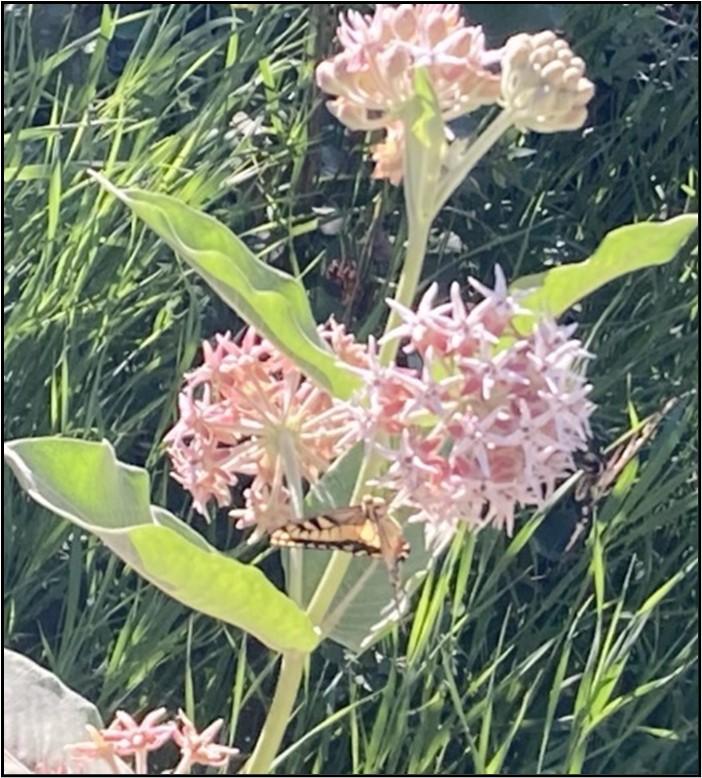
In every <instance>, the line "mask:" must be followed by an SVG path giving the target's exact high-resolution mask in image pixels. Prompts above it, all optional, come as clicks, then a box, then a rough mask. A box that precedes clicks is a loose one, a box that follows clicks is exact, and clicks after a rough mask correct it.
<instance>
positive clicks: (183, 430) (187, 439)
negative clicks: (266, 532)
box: [166, 321, 358, 529]
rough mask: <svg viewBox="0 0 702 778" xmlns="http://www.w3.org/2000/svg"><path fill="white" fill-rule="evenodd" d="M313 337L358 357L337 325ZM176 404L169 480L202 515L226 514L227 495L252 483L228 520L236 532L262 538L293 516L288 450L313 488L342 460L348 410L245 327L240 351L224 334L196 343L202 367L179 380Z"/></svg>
mask: <svg viewBox="0 0 702 778" xmlns="http://www.w3.org/2000/svg"><path fill="white" fill-rule="evenodd" d="M321 334H322V336H323V337H325V338H326V339H327V341H328V342H329V343H330V346H331V347H332V349H333V350H334V349H336V348H338V349H339V352H338V353H339V357H340V358H344V356H345V357H346V358H347V359H351V360H353V359H357V358H358V354H357V350H358V348H357V347H356V348H355V347H354V342H353V338H351V336H349V335H347V334H346V333H345V332H344V330H343V327H341V326H340V325H338V324H336V323H335V322H333V321H332V322H329V323H328V324H327V325H326V327H324V328H321ZM349 338H351V341H352V342H349ZM178 404H179V408H180V419H179V420H178V422H177V423H176V424H175V426H174V427H173V428H172V429H171V431H170V432H169V433H168V435H167V436H166V443H167V444H168V453H169V454H170V457H171V460H172V462H173V470H174V472H173V477H174V478H175V479H176V480H178V481H179V482H180V483H181V484H182V485H183V486H184V487H185V488H186V489H187V490H188V491H190V493H191V494H192V496H193V500H194V505H195V508H196V509H197V510H198V511H199V512H200V513H202V514H205V511H206V508H205V505H206V503H207V501H208V500H209V499H214V500H216V501H217V503H218V505H219V506H221V507H223V506H228V505H230V504H231V491H230V490H231V487H233V486H234V485H236V484H237V483H238V481H239V478H240V477H241V476H252V477H253V482H252V483H251V485H250V487H249V488H248V489H247V490H246V491H245V496H246V508H245V509H244V510H242V511H237V512H235V513H236V515H237V517H238V518H239V524H240V526H244V525H248V524H252V523H257V524H259V525H260V526H262V527H263V528H264V529H270V528H273V527H275V526H279V525H280V524H283V523H285V522H286V521H290V520H291V518H292V517H293V516H292V511H291V508H290V502H289V491H288V485H287V481H286V477H287V473H286V470H285V466H284V464H285V463H284V461H283V458H282V455H281V451H283V450H284V449H285V447H286V446H288V447H289V448H291V449H292V454H293V455H294V458H295V464H296V467H297V468H298V469H299V473H300V476H301V477H302V478H304V479H305V480H306V481H307V482H309V483H314V482H315V481H316V480H317V479H318V478H319V476H320V475H321V474H322V473H323V472H324V471H325V470H326V469H327V467H328V466H329V464H330V463H331V462H332V461H333V460H334V459H335V458H336V457H337V456H338V455H339V454H340V453H342V449H340V441H341V440H342V439H345V440H346V439H348V433H349V430H348V425H349V423H350V420H351V417H350V415H349V412H348V409H347V406H346V404H344V403H342V402H339V401H337V400H335V399H334V398H332V397H331V396H330V395H329V394H328V393H327V392H325V391H324V390H322V389H320V388H318V387H317V386H315V384H313V383H312V382H311V381H309V380H307V379H306V378H305V376H304V375H303V374H302V372H301V371H300V369H299V368H298V367H297V366H296V365H295V364H294V363H293V362H292V361H291V360H289V359H288V358H287V357H285V356H284V355H283V354H281V353H280V352H279V351H278V349H277V348H276V347H275V346H273V345H272V344H271V343H268V342H267V341H266V340H264V339H262V338H261V337H260V336H259V335H258V334H257V333H256V332H255V330H254V329H253V328H249V329H247V330H246V331H245V333H244V335H243V337H242V338H241V339H240V341H239V342H237V341H236V340H234V339H233V338H232V337H231V336H230V335H229V333H227V334H225V335H217V336H216V342H215V346H214V347H212V346H211V345H210V344H209V343H207V342H205V343H204V344H203V364H202V365H200V367H197V368H195V370H193V371H191V372H190V373H189V374H188V375H187V376H186V382H185V387H184V388H183V390H182V392H181V394H180V397H179V401H178Z"/></svg>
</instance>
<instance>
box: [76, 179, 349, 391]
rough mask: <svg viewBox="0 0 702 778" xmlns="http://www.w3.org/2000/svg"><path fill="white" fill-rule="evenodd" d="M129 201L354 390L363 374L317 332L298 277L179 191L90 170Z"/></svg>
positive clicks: (191, 260)
mask: <svg viewBox="0 0 702 778" xmlns="http://www.w3.org/2000/svg"><path fill="white" fill-rule="evenodd" d="M91 175H92V176H93V178H95V179H96V180H97V181H99V183H100V184H101V185H102V186H103V187H105V189H107V190H108V191H109V192H111V193H112V194H113V195H114V196H115V197H117V198H119V199H120V200H121V201H122V202H123V203H125V204H126V205H128V206H129V208H131V210H132V211H133V212H134V213H135V214H136V215H137V216H138V217H139V218H140V219H141V220H142V221H144V222H145V223H146V224H147V225H148V226H149V227H151V229H152V230H154V232H156V233H157V234H158V235H159V236H160V237H161V238H162V239H163V240H164V241H165V242H166V243H167V244H168V245H169V246H170V247H171V248H172V249H173V251H175V253H176V254H178V256H180V257H181V258H182V259H183V260H185V261H186V262H187V263H188V264H189V265H190V266H191V267H192V268H193V269H194V270H195V271H196V272H197V273H198V274H199V275H200V276H201V277H202V278H203V279H204V280H205V281H206V282H207V283H208V284H209V285H210V287H212V289H213V290H214V291H215V292H216V293H217V294H218V295H219V296H220V297H221V298H222V299H223V300H224V301H225V302H226V303H227V304H228V305H230V306H231V307H232V308H233V309H234V310H235V311H236V312H237V313H238V314H239V316H241V318H242V319H244V320H245V321H246V322H247V323H248V324H250V325H251V326H252V327H254V328H255V329H256V330H257V331H258V332H259V333H260V334H261V335H264V336H265V337H266V338H267V339H268V340H270V341H271V343H274V344H275V345H276V346H278V348H279V349H280V350H281V351H282V352H283V353H284V354H286V355H287V356H288V357H290V359H292V360H293V361H294V362H295V364H296V365H298V366H299V367H300V369H301V370H302V371H303V372H304V373H305V375H307V376H308V377H309V378H310V379H312V380H313V381H315V382H316V383H317V384H319V385H320V386H322V387H323V388H324V389H326V390H327V391H328V392H329V393H330V394H333V395H334V396H336V397H341V398H343V399H345V398H347V397H349V396H350V395H351V393H352V392H353V391H354V389H356V388H357V387H358V385H359V382H360V379H359V378H358V376H356V375H355V374H354V373H352V372H351V371H350V370H349V369H348V368H347V367H346V366H345V365H344V364H343V363H342V362H340V361H339V360H337V358H336V356H335V355H334V354H333V353H332V352H331V350H330V349H329V348H327V346H326V344H325V343H324V341H323V340H322V338H321V337H320V335H319V333H318V332H317V324H316V322H315V320H314V317H313V316H312V311H311V309H310V305H309V301H308V299H307V293H306V291H305V288H304V286H303V285H302V284H301V283H300V281H299V280H298V279H297V278H293V277H292V276H290V275H288V274H287V273H284V272H283V271H282V270H278V269H276V268H273V267H270V266H269V265H267V264H266V263H265V262H261V260H259V259H258V258H257V257H255V256H254V254H252V253H251V251H249V249H248V248H247V247H246V245H245V244H244V243H243V242H242V241H241V240H240V239H239V238H237V236H236V235H234V233H232V232H231V231H230V230H229V229H227V227H225V226H224V225H223V224H221V223H220V222H218V221H217V219H215V218H213V217H212V216H209V215H207V214H205V213H201V212H200V211H197V210H195V209H194V208H191V207H190V206H188V205H186V204H185V203H183V202H181V201H180V200H177V199H175V198H174V197H169V196H168V195H164V194H156V193H154V192H144V191H142V190H139V189H119V188H117V187H115V186H114V185H113V184H111V183H110V182H109V181H108V180H107V179H106V178H104V177H103V176H101V175H99V174H97V173H95V172H92V171H91Z"/></svg>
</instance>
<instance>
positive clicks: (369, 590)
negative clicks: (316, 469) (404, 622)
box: [284, 445, 432, 651]
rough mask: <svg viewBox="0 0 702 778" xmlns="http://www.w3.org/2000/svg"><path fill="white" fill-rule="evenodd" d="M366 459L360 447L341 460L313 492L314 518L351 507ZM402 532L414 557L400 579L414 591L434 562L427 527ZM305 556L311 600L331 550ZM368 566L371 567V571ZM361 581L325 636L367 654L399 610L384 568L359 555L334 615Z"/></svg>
mask: <svg viewBox="0 0 702 778" xmlns="http://www.w3.org/2000/svg"><path fill="white" fill-rule="evenodd" d="M362 457H363V447H362V446H361V445H358V446H356V447H355V448H353V449H352V450H351V451H350V452H349V453H348V454H347V455H346V456H345V457H343V458H342V459H340V460H339V461H338V462H337V463H336V464H335V465H334V467H332V468H331V469H330V470H329V471H328V472H327V473H326V474H325V476H324V478H322V479H321V481H320V482H319V483H318V484H316V485H315V487H314V488H313V489H312V490H311V491H310V493H309V494H308V496H307V499H306V501H305V508H306V513H310V514H312V513H316V512H318V511H322V510H325V509H329V508H334V507H340V506H345V505H348V504H349V501H350V499H351V493H352V491H353V488H354V484H355V482H356V476H357V475H358V471H359V469H360V466H361V461H362ZM403 529H404V533H405V537H406V538H407V540H408V541H409V543H410V546H411V548H412V550H411V552H410V555H409V559H407V560H406V561H405V562H403V563H402V566H401V568H400V577H401V580H402V582H403V586H404V588H405V589H406V590H407V591H411V590H412V589H413V588H414V587H415V586H416V585H417V583H418V582H419V581H420V580H421V578H422V577H423V576H424V575H425V574H426V572H427V570H428V569H429V567H430V565H431V561H432V559H431V557H430V555H429V553H428V552H427V551H426V548H425V542H424V529H423V526H422V525H421V524H409V525H405V526H404V527H403ZM302 554H303V598H304V602H309V600H310V598H311V596H312V594H313V592H314V591H315V589H316V587H317V584H318V583H319V580H320V578H321V577H322V574H323V573H324V570H325V569H326V567H327V564H328V563H329V560H330V559H331V556H332V552H331V551H323V550H319V551H318V550H316V549H304V550H303V551H302ZM286 557H287V554H284V562H285V566H286V570H287V569H288V565H287V560H286ZM369 567H372V571H371V572H370V573H369ZM361 577H364V583H363V586H362V587H361V588H360V589H359V591H357V592H356V593H355V595H354V597H353V600H351V601H350V603H349V604H348V605H347V606H346V608H345V609H344V611H343V615H341V617H340V618H339V620H338V621H336V622H335V623H334V625H333V627H332V628H331V630H330V631H329V632H328V633H326V634H327V636H328V637H330V638H331V639H332V640H335V641H336V642H337V643H340V644H341V645H343V646H346V648H349V649H351V650H352V651H361V650H364V649H366V648H368V646H369V645H371V644H372V643H374V642H375V641H376V640H378V639H379V638H381V637H382V635H383V632H384V629H385V628H387V627H389V626H391V624H392V623H393V622H392V621H391V616H392V612H393V611H394V608H395V604H394V599H393V590H392V586H391V584H390V579H389V576H388V570H387V568H386V567H385V565H384V564H383V563H382V562H378V561H375V560H372V559H369V558H367V557H354V558H353V559H352V560H351V564H350V566H349V569H348V571H347V573H346V575H345V576H344V580H343V582H342V584H341V586H340V588H339V591H338V592H337V594H336V597H335V598H334V601H333V603H332V606H331V608H330V610H329V613H330V614H333V613H334V610H335V609H336V608H337V607H338V606H339V604H340V603H341V602H343V601H344V598H345V597H346V595H348V594H349V593H350V592H351V590H352V589H353V588H354V586H355V585H356V584H357V582H358V581H359V579H361Z"/></svg>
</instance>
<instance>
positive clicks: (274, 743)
mask: <svg viewBox="0 0 702 778" xmlns="http://www.w3.org/2000/svg"><path fill="white" fill-rule="evenodd" d="M306 657H307V655H306V654H302V653H300V652H298V651H288V652H286V653H284V654H283V659H282V661H281V663H280V673H279V675H278V681H277V683H276V687H275V694H274V695H273V699H272V701H271V706H270V708H269V709H268V715H267V716H266V721H265V723H264V725H263V729H262V730H261V733H260V735H259V736H258V741H257V742H256V747H255V748H254V751H253V753H252V754H251V757H250V758H249V761H248V762H247V763H246V765H245V766H244V769H243V770H242V772H243V773H244V774H245V775H265V774H267V773H268V772H269V771H270V769H271V765H272V764H273V760H274V759H275V757H276V754H277V753H278V749H279V748H280V743H281V741H282V740H283V735H284V734H285V729H286V727H287V726H288V724H289V722H290V718H291V714H292V709H293V706H294V705H295V698H296V697H297V690H298V688H299V686H300V681H301V680H302V671H303V669H304V667H305V659H306Z"/></svg>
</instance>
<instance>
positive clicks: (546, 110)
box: [502, 30, 595, 132]
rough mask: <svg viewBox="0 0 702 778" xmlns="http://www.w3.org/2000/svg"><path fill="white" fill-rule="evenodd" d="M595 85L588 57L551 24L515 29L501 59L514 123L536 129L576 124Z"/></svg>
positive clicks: (552, 129)
mask: <svg viewBox="0 0 702 778" xmlns="http://www.w3.org/2000/svg"><path fill="white" fill-rule="evenodd" d="M594 92H595V87H594V85H593V83H592V82H591V81H589V80H588V79H587V78H585V63H584V61H583V60H582V59H581V58H580V57H576V56H574V54H573V52H572V51H571V49H570V47H569V46H568V43H567V42H566V41H564V40H563V39H562V38H558V37H556V35H555V33H553V32H551V31H550V30H546V31H544V32H540V33H537V34H536V35H528V34H526V33H523V34H520V35H515V36H513V37H512V38H510V39H509V40H508V41H507V44H506V46H505V51H504V56H503V59H502V103H503V105H504V106H505V108H506V109H507V110H508V111H510V112H511V113H512V114H513V115H514V121H515V124H517V125H519V126H521V127H524V128H526V129H530V130H535V131H536V132H558V131H560V130H576V129H578V128H579V127H582V125H583V124H584V122H585V119H586V118H587V110H586V107H585V106H586V105H587V103H588V102H589V101H590V99H591V98H592V96H593V94H594Z"/></svg>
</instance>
